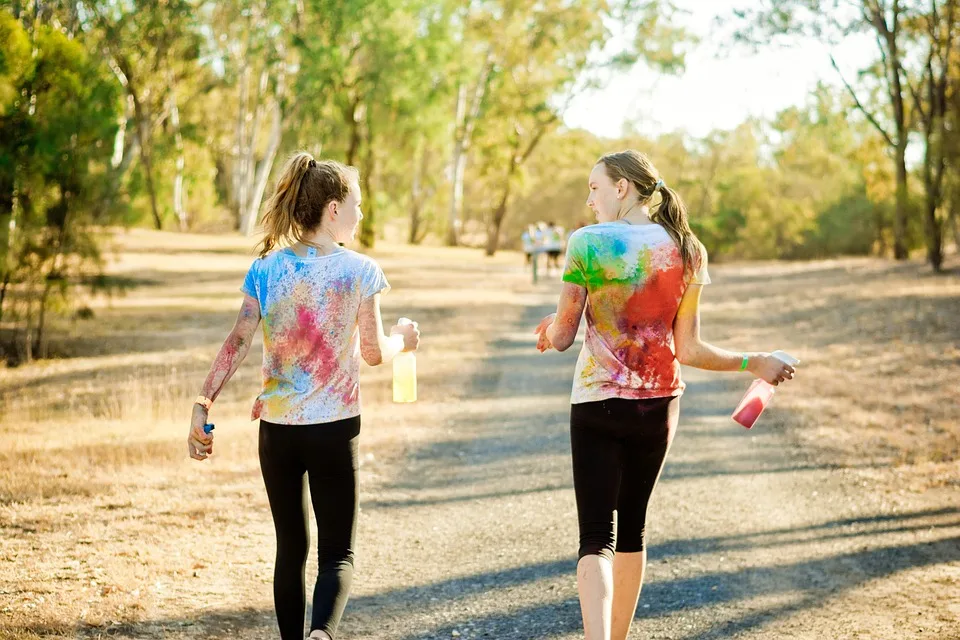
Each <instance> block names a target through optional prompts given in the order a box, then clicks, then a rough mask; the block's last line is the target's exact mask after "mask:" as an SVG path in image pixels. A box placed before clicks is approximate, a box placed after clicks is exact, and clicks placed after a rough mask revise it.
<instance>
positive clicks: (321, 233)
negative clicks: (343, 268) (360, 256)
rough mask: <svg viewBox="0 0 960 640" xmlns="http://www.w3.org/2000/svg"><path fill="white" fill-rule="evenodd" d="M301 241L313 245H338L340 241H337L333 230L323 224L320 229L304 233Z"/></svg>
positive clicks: (318, 246)
mask: <svg viewBox="0 0 960 640" xmlns="http://www.w3.org/2000/svg"><path fill="white" fill-rule="evenodd" d="M300 242H301V243H303V244H305V245H307V246H312V247H317V248H320V247H336V246H337V245H338V244H339V242H337V237H336V236H335V235H334V234H333V232H332V231H331V230H330V229H328V228H327V227H323V226H321V227H320V228H318V229H314V230H313V231H310V232H309V233H305V234H303V236H302V237H301V238H300Z"/></svg>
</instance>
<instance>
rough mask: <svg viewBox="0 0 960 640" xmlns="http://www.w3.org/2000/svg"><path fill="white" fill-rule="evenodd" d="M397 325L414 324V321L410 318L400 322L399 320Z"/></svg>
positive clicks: (401, 319)
mask: <svg viewBox="0 0 960 640" xmlns="http://www.w3.org/2000/svg"><path fill="white" fill-rule="evenodd" d="M397 324H399V325H405V324H413V320H411V319H410V318H400V319H399V320H397Z"/></svg>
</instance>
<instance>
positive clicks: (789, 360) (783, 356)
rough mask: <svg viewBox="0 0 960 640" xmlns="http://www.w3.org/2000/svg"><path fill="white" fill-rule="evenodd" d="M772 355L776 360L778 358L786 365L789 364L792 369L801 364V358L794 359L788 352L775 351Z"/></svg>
mask: <svg viewBox="0 0 960 640" xmlns="http://www.w3.org/2000/svg"><path fill="white" fill-rule="evenodd" d="M770 355H772V356H773V357H774V358H776V359H777V360H779V361H781V362H783V363H785V364H789V365H790V366H791V367H795V366H797V365H798V364H800V360H799V358H794V357H793V356H792V355H790V354H789V353H787V352H786V351H774V352H773V353H771V354H770Z"/></svg>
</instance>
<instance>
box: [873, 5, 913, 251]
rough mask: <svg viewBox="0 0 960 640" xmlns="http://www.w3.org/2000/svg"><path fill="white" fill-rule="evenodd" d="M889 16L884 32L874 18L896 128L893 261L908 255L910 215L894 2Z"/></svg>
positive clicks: (907, 133)
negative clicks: (883, 43)
mask: <svg viewBox="0 0 960 640" xmlns="http://www.w3.org/2000/svg"><path fill="white" fill-rule="evenodd" d="M893 12H894V13H893V25H892V27H891V28H886V19H885V17H884V16H882V15H878V17H879V19H880V20H882V21H883V24H884V31H885V37H886V40H887V48H888V49H889V55H890V62H889V64H888V67H889V69H888V73H889V74H890V99H891V102H892V103H893V119H894V123H895V125H896V136H897V147H896V163H897V166H896V170H897V210H896V214H895V218H894V238H893V256H894V258H896V259H897V260H906V259H907V257H908V252H909V251H908V250H909V239H908V237H907V230H908V225H907V218H908V216H909V212H910V203H909V191H908V190H907V160H906V156H907V142H908V136H909V134H910V132H909V130H908V127H907V117H906V109H905V105H904V99H903V82H902V79H901V76H900V73H901V71H902V69H903V65H902V63H901V61H900V51H899V48H898V44H897V36H898V35H899V28H900V23H899V17H900V16H899V12H898V5H897V3H896V2H894V9H893Z"/></svg>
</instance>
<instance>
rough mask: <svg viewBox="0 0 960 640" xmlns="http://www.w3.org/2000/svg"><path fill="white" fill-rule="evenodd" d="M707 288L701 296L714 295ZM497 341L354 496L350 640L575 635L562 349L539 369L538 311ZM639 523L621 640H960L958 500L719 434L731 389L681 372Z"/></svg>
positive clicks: (779, 444) (753, 435)
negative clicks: (430, 434)
mask: <svg viewBox="0 0 960 640" xmlns="http://www.w3.org/2000/svg"><path fill="white" fill-rule="evenodd" d="M717 293H719V294H720V295H722V291H721V292H711V294H712V295H716V294H717ZM537 298H538V302H539V303H540V304H537V305H528V306H525V307H521V308H512V307H511V308H509V310H501V311H499V312H498V317H500V318H503V325H502V329H501V330H500V331H499V332H497V333H496V334H494V335H492V336H491V347H490V355H489V357H488V358H487V359H486V360H485V361H484V363H483V365H482V366H481V367H479V370H478V373H477V374H476V375H475V376H474V377H473V379H472V380H471V381H470V383H469V384H468V386H467V388H466V389H465V392H464V397H463V398H462V399H461V400H460V404H459V406H457V407H449V409H450V415H449V417H448V418H447V417H445V419H444V424H445V425H446V426H438V428H437V431H436V434H435V435H436V438H435V439H431V441H430V442H426V443H424V444H423V445H422V446H420V447H417V448H414V449H413V450H411V451H410V452H409V453H408V455H407V456H406V457H405V458H404V459H403V460H402V462H400V463H399V464H397V465H396V466H395V468H391V469H390V470H389V471H388V472H386V475H387V476H388V477H389V479H387V480H385V481H384V482H382V483H379V484H378V486H376V487H372V488H371V489H370V490H368V492H367V494H366V500H365V502H364V518H363V526H362V530H363V532H364V534H363V540H364V542H363V546H362V551H361V554H362V556H361V557H362V564H361V569H360V570H361V576H362V577H361V578H360V580H359V581H358V584H357V589H356V597H355V598H354V600H353V601H352V604H351V607H350V615H349V616H348V619H347V622H346V624H345V627H344V632H345V633H347V634H348V635H349V636H350V637H362V638H403V639H408V638H409V639H413V638H447V637H457V636H459V637H465V638H469V637H494V638H503V637H509V638H545V637H554V638H575V637H578V635H579V628H580V613H579V606H578V603H577V600H576V589H575V584H574V565H575V556H574V553H575V549H576V518H575V510H574V501H573V493H572V490H571V488H570V485H571V474H570V469H569V467H570V464H569V443H568V440H567V410H568V406H567V404H566V397H567V394H568V391H569V386H570V375H571V372H572V368H573V363H574V361H575V358H576V350H577V347H575V348H574V349H571V350H570V351H569V352H568V353H565V354H557V353H551V354H548V355H546V356H542V357H538V356H537V354H536V353H535V352H534V351H533V350H532V340H531V338H530V336H529V335H528V332H529V328H530V327H532V326H534V325H535V324H536V322H537V321H538V320H539V318H540V317H542V316H543V315H544V314H545V313H547V312H549V311H550V310H551V308H550V305H551V304H552V303H553V297H552V296H550V295H549V293H544V294H541V295H539V296H538V297H537ZM686 374H687V379H688V381H689V382H690V386H689V390H688V392H687V395H686V396H685V398H684V400H683V404H682V418H681V428H680V432H679V436H678V438H677V440H676V442H675V446H674V448H673V450H672V452H671V454H670V458H669V462H668V465H667V469H666V472H665V475H664V478H663V480H662V481H661V483H660V486H659V487H658V489H657V492H656V494H655V499H654V501H653V504H652V506H651V514H650V526H649V529H650V539H651V547H650V551H649V556H650V562H651V563H650V569H649V573H648V579H647V584H646V587H645V589H644V591H643V595H642V598H641V604H640V609H639V619H638V621H637V623H636V626H635V629H634V632H633V634H632V637H636V638H671V639H677V640H679V639H693V638H734V637H735V638H817V639H823V638H938V639H941V638H942V639H948V638H960V599H958V598H960V589H958V585H960V509H958V505H957V503H956V500H955V499H956V497H957V496H956V493H955V492H954V493H953V494H950V493H947V492H932V491H931V492H927V493H925V494H923V495H916V494H909V495H908V494H904V493H898V492H897V490H896V485H895V484H892V483H891V481H894V480H895V477H893V476H892V475H891V477H889V478H886V480H887V482H883V481H878V479H877V477H876V474H875V473H874V474H871V476H870V477H871V478H872V479H868V476H865V475H862V474H860V473H858V472H857V471H856V470H850V469H834V468H829V467H825V466H822V465H818V464H817V463H816V462H814V461H813V458H814V457H815V456H813V455H811V452H805V451H801V450H798V449H797V448H796V445H794V444H793V442H792V440H791V439H790V438H789V437H788V436H787V435H786V434H784V433H782V432H779V431H778V430H777V429H775V428H771V420H773V419H774V416H772V417H767V416H765V418H767V420H766V421H765V422H764V423H762V424H760V425H758V427H757V428H756V429H754V430H753V431H750V432H748V431H746V430H743V429H742V428H741V427H739V426H737V425H736V424H734V423H732V422H731V421H730V420H729V419H728V415H729V412H730V408H731V407H732V406H733V405H734V404H735V402H736V400H737V399H738V397H739V394H740V393H741V391H742V389H743V387H744V384H745V381H744V379H743V378H738V377H736V376H727V377H724V376H719V375H705V374H702V373H700V372H696V371H687V372H686Z"/></svg>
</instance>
